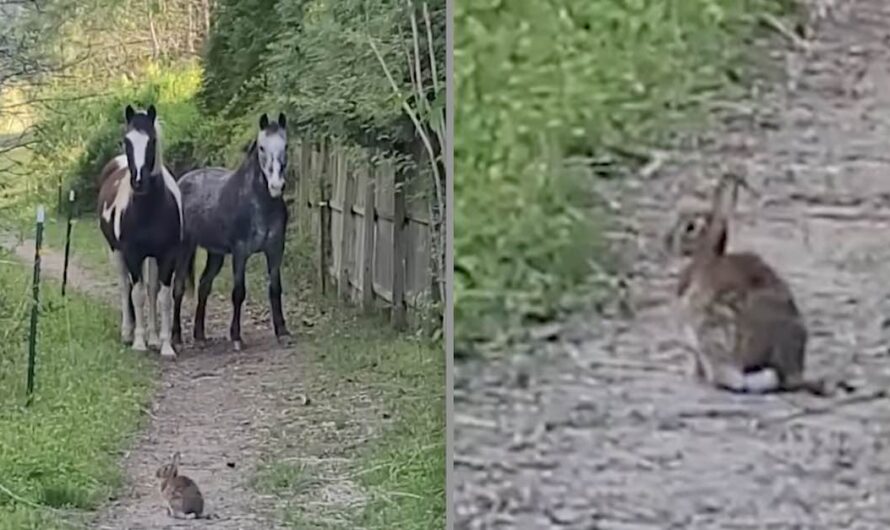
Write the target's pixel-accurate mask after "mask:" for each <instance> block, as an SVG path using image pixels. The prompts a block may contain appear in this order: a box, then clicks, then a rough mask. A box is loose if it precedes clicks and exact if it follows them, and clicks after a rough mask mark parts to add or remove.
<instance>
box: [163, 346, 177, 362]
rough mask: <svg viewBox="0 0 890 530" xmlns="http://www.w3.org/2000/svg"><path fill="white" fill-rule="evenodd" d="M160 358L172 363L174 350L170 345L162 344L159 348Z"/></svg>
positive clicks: (174, 354) (174, 355) (174, 357)
mask: <svg viewBox="0 0 890 530" xmlns="http://www.w3.org/2000/svg"><path fill="white" fill-rule="evenodd" d="M161 357H162V358H164V359H167V360H171V361H172V360H174V359H176V350H174V349H173V346H171V345H170V344H164V345H163V346H161Z"/></svg>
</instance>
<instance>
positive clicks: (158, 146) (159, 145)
mask: <svg viewBox="0 0 890 530" xmlns="http://www.w3.org/2000/svg"><path fill="white" fill-rule="evenodd" d="M154 126H155V167H154V168H153V169H152V174H154V175H158V174H160V173H161V172H163V171H164V141H163V139H164V138H163V137H164V134H163V132H164V131H163V127H161V117H160V116H157V117H155V120H154Z"/></svg>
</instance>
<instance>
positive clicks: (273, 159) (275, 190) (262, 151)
mask: <svg viewBox="0 0 890 530" xmlns="http://www.w3.org/2000/svg"><path fill="white" fill-rule="evenodd" d="M257 148H258V149H259V162H260V168H261V169H262V171H263V175H265V177H266V185H267V186H268V188H269V195H271V196H272V197H280V196H281V192H282V191H283V190H284V164H282V162H283V161H284V157H285V154H286V151H287V137H286V136H285V135H284V133H283V132H277V133H272V134H266V131H260V133H259V134H258V135H257Z"/></svg>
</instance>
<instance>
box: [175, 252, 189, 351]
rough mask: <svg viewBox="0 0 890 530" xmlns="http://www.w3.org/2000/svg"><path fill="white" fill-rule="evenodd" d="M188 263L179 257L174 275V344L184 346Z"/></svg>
mask: <svg viewBox="0 0 890 530" xmlns="http://www.w3.org/2000/svg"><path fill="white" fill-rule="evenodd" d="M184 263H186V261H185V260H184V259H183V258H182V257H179V258H178V259H177V262H176V270H175V272H174V274H173V332H172V334H173V338H172V340H173V344H177V345H178V344H182V295H183V294H185V280H186V278H185V275H186V274H188V272H187V270H186V269H187V267H186V266H184Z"/></svg>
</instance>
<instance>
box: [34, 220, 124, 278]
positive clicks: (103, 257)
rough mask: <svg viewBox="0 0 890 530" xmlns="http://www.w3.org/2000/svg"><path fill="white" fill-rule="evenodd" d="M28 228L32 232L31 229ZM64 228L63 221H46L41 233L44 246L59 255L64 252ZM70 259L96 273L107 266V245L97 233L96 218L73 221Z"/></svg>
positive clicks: (65, 225)
mask: <svg viewBox="0 0 890 530" xmlns="http://www.w3.org/2000/svg"><path fill="white" fill-rule="evenodd" d="M29 228H31V231H32V232H33V228H32V227H29ZM66 228H67V223H66V221H65V219H55V218H52V219H47V221H46V224H45V225H44V232H43V234H44V235H43V241H44V244H45V245H46V246H47V247H49V248H51V249H53V250H56V251H58V252H60V253H61V252H64V250H65V232H66ZM32 237H33V236H32ZM71 258H72V259H75V260H77V261H78V262H79V263H81V264H83V265H84V266H86V267H88V268H90V269H92V270H96V271H102V270H105V269H106V268H107V267H108V266H109V265H108V263H109V261H108V244H107V243H105V239H104V238H103V237H102V234H101V232H99V224H98V219H97V218H96V217H94V216H84V217H81V218H78V219H75V220H74V223H73V224H72V226H71Z"/></svg>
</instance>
